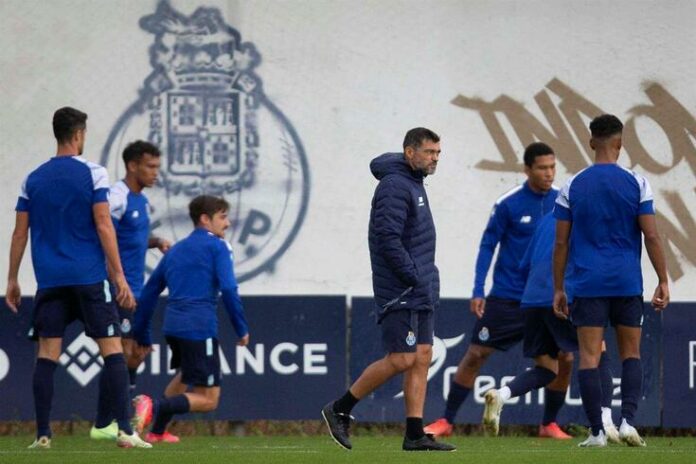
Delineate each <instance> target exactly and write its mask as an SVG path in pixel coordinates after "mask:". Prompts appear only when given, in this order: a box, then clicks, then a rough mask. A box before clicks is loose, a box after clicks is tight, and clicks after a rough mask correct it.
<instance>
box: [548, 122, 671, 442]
mask: <svg viewBox="0 0 696 464" xmlns="http://www.w3.org/2000/svg"><path fill="white" fill-rule="evenodd" d="M622 130H623V124H622V123H621V121H620V120H619V119H618V118H617V117H616V116H613V115H609V114H604V115H601V116H598V117H596V118H595V119H593V120H592V122H591V123H590V132H591V133H592V138H591V139H590V147H591V148H592V149H593V150H594V152H595V162H594V164H593V165H592V166H590V167H588V168H587V169H584V170H582V171H580V172H579V173H578V174H576V175H575V176H573V177H572V178H570V179H569V180H568V182H567V183H566V184H565V186H564V187H563V189H562V190H561V193H560V194H559V196H558V199H557V200H556V208H555V210H554V216H555V217H556V220H557V223H556V239H555V246H554V256H553V276H554V301H553V306H554V311H555V312H556V313H557V315H558V316H559V317H568V316H570V318H571V320H572V322H573V324H574V325H575V326H576V327H577V331H578V340H579V345H580V368H579V370H578V381H579V384H580V396H581V397H582V403H583V407H584V409H585V413H586V414H587V418H588V419H589V421H590V425H591V433H590V436H589V437H588V438H587V440H585V441H583V442H582V443H580V446H583V447H595V446H606V443H607V441H606V435H605V431H604V428H603V424H602V410H601V399H600V397H601V390H602V387H601V381H600V372H599V369H598V364H599V362H600V357H601V350H602V340H603V338H604V327H605V326H607V325H608V324H609V323H611V325H612V326H614V329H615V330H616V335H617V341H618V345H619V355H620V357H621V360H622V371H621V416H622V421H621V425H620V427H619V436H620V438H621V440H623V441H624V442H625V443H627V444H628V445H629V446H645V441H643V439H642V438H641V437H640V435H639V434H638V431H637V430H636V429H635V427H634V422H633V421H634V417H635V413H636V410H637V408H638V401H639V400H640V396H641V385H642V379H643V371H642V366H641V361H640V336H641V325H642V322H643V296H642V295H643V276H642V272H641V264H640V256H641V233H642V235H643V237H644V241H645V248H646V249H647V251H648V256H649V257H650V262H651V263H652V265H653V268H654V269H655V272H656V274H657V278H658V282H659V283H658V285H657V288H656V289H655V293H654V295H653V298H652V304H653V306H654V307H655V310H656V311H661V310H663V309H665V308H666V307H667V305H668V303H669V284H668V281H667V270H666V264H665V257H664V252H663V249H662V244H661V242H660V237H659V235H658V232H657V226H656V223H655V210H654V207H653V195H652V190H651V188H650V184H649V183H648V181H647V180H646V179H645V178H644V177H643V176H641V175H640V174H638V173H636V172H633V171H630V170H628V169H626V168H623V167H621V166H619V165H618V164H617V160H618V158H619V155H620V153H621V146H622V144H621V136H622ZM568 261H570V262H572V263H573V266H574V271H573V295H574V301H573V304H572V307H571V308H570V311H569V309H568V301H567V297H566V292H565V270H566V263H567V262H568Z"/></svg>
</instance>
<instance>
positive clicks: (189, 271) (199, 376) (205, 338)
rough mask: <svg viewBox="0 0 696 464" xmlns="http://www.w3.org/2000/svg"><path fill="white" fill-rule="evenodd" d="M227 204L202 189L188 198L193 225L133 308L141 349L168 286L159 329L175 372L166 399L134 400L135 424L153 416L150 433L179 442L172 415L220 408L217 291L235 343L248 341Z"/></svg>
mask: <svg viewBox="0 0 696 464" xmlns="http://www.w3.org/2000/svg"><path fill="white" fill-rule="evenodd" d="M228 210H229V204H228V203H227V202H226V201H225V200H224V199H222V198H218V197H214V196H209V195H201V196H198V197H196V198H194V199H193V200H192V201H191V203H190V204H189V215H190V216H191V219H192V221H193V224H194V226H195V229H194V230H193V232H191V234H190V235H189V236H188V237H187V238H185V239H184V240H182V241H180V242H178V243H177V244H176V245H174V246H173V247H172V248H171V249H170V250H169V252H168V253H167V254H166V255H165V256H164V258H162V261H160V263H159V265H158V266H157V268H156V269H155V270H154V272H153V273H152V276H151V277H150V279H149V280H148V281H147V284H145V288H144V289H143V292H142V294H141V297H140V302H139V306H138V311H137V312H136V313H135V317H134V325H133V336H134V338H135V341H136V342H137V344H138V347H137V348H136V349H137V350H140V351H148V350H150V349H151V346H152V336H151V332H152V329H151V324H152V315H153V313H154V309H155V306H156V304H157V298H158V297H159V295H160V293H162V291H163V290H164V289H165V287H166V288H168V289H169V298H168V300H167V306H166V312H165V315H164V325H163V329H162V331H163V332H164V335H165V337H166V340H167V344H168V345H169V347H170V348H171V350H172V360H171V366H170V367H171V368H172V369H178V372H177V374H176V376H175V377H174V378H173V379H172V381H171V382H170V383H169V385H168V386H167V388H166V389H165V392H164V398H161V399H158V400H154V401H153V400H151V399H150V398H149V397H148V396H146V395H140V396H137V397H136V398H135V399H134V400H133V403H134V407H135V418H136V429H137V430H142V429H143V428H144V427H146V426H147V425H148V424H149V423H150V421H151V420H152V418H153V417H154V421H153V425H152V430H151V431H150V433H148V434H147V436H146V440H147V441H149V442H150V443H155V442H167V443H176V442H178V441H179V439H178V437H176V436H174V435H172V434H170V433H168V432H166V427H167V424H168V423H169V422H170V421H171V419H172V417H173V416H174V415H175V414H186V413H188V412H208V411H214V410H215V409H217V406H218V401H219V398H220V357H219V351H218V340H217V332H218V320H217V301H218V295H219V294H220V295H221V296H222V300H223V303H224V307H225V309H226V311H227V313H228V315H229V317H230V320H231V322H232V325H233V326H234V329H235V331H236V333H237V335H238V336H239V337H240V340H239V341H238V343H237V344H238V345H241V346H245V345H247V344H248V343H249V330H248V325H247V321H246V318H245V317H244V308H243V306H242V302H241V299H240V297H239V293H238V292H237V280H236V278H235V276H234V270H233V257H232V250H231V248H230V245H229V243H227V242H226V241H225V239H224V236H225V230H227V228H228V227H229V226H230V221H229V219H228V217H227V211H228Z"/></svg>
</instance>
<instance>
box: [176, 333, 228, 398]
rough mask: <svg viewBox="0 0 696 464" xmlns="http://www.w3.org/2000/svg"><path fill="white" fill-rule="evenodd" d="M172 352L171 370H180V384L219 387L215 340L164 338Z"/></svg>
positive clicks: (217, 355) (216, 342)
mask: <svg viewBox="0 0 696 464" xmlns="http://www.w3.org/2000/svg"><path fill="white" fill-rule="evenodd" d="M166 339H167V344H168V345H169V348H171V350H172V360H171V363H170V364H169V367H170V368H171V369H181V382H182V383H184V384H186V385H192V386H196V387H217V386H219V385H220V352H219V350H218V341H217V339H216V338H206V339H205V340H187V339H185V338H178V337H166Z"/></svg>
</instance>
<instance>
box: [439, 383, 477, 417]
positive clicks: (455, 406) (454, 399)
mask: <svg viewBox="0 0 696 464" xmlns="http://www.w3.org/2000/svg"><path fill="white" fill-rule="evenodd" d="M470 391H471V388H466V387H465V386H464V385H460V384H458V383H457V382H454V381H453V382H452V385H451V386H450V391H449V394H448V395H447V403H446V404H445V414H444V416H443V417H444V418H445V420H446V421H447V422H449V423H450V424H454V418H455V417H456V416H457V411H459V408H460V407H461V405H462V403H464V400H466V397H467V396H469V392H470Z"/></svg>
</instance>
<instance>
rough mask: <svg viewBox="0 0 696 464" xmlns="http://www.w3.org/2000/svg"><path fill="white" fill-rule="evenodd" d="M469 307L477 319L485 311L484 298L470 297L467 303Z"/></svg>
mask: <svg viewBox="0 0 696 464" xmlns="http://www.w3.org/2000/svg"><path fill="white" fill-rule="evenodd" d="M469 309H470V310H471V312H472V313H474V314H475V315H476V317H477V318H478V319H481V318H482V317H483V313H484V312H485V311H486V300H485V299H484V298H472V299H471V302H470V303H469Z"/></svg>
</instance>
